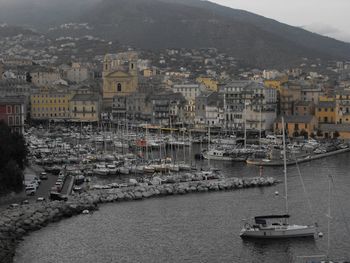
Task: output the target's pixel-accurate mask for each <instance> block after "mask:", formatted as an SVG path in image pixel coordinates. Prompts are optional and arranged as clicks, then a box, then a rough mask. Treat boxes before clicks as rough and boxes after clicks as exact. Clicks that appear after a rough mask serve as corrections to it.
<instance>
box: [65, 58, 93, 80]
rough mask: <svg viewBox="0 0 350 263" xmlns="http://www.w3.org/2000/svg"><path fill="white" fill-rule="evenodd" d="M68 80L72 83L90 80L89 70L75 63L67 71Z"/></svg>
mask: <svg viewBox="0 0 350 263" xmlns="http://www.w3.org/2000/svg"><path fill="white" fill-rule="evenodd" d="M66 78H67V79H68V80H70V81H72V82H76V83H80V82H83V81H85V80H88V79H89V70H88V68H87V67H84V66H82V65H81V64H80V63H73V64H72V67H71V68H70V69H68V70H67V71H66Z"/></svg>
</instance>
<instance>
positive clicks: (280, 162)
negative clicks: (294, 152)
mask: <svg viewBox="0 0 350 263" xmlns="http://www.w3.org/2000/svg"><path fill="white" fill-rule="evenodd" d="M349 151H350V148H345V149H339V150H335V151H331V152H326V153H320V154H312V155H306V156H303V157H297V158H296V159H294V160H291V159H289V160H287V165H295V164H297V163H298V164H299V163H305V162H311V161H313V160H318V159H322V158H326V157H329V156H334V155H337V154H342V153H346V152H349ZM246 163H247V164H251V165H257V166H283V160H269V159H248V160H247V161H246Z"/></svg>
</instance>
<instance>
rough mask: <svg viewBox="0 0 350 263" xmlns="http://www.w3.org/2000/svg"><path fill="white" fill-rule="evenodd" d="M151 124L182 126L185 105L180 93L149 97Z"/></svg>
mask: <svg viewBox="0 0 350 263" xmlns="http://www.w3.org/2000/svg"><path fill="white" fill-rule="evenodd" d="M150 102H151V105H152V123H153V124H163V125H169V126H175V125H177V124H179V125H180V124H183V108H184V105H185V103H186V100H185V98H184V97H183V95H182V94H181V93H169V92H166V93H162V94H157V95H152V96H151V97H150Z"/></svg>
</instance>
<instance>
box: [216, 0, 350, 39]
mask: <svg viewBox="0 0 350 263" xmlns="http://www.w3.org/2000/svg"><path fill="white" fill-rule="evenodd" d="M210 1H211V2H215V3H218V4H221V5H225V6H229V7H232V8H235V9H243V10H246V11H250V12H253V13H256V14H259V15H262V16H265V17H268V18H272V19H275V20H278V21H279V22H283V23H286V24H289V25H292V26H299V27H303V28H305V29H307V30H309V31H312V32H315V33H319V34H321V35H325V36H330V37H333V38H336V39H339V40H343V41H346V42H350V18H349V14H350V0H210Z"/></svg>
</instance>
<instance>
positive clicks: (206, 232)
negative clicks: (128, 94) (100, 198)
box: [14, 153, 350, 263]
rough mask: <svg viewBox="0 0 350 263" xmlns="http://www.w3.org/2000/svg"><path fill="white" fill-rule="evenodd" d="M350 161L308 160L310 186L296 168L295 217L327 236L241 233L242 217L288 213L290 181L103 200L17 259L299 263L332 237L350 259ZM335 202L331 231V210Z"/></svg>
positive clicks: (30, 241) (345, 157)
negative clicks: (245, 236)
mask: <svg viewBox="0 0 350 263" xmlns="http://www.w3.org/2000/svg"><path fill="white" fill-rule="evenodd" d="M349 160H350V154H349V153H344V154H340V155H337V156H332V157H328V158H325V159H320V160H315V161H312V162H309V163H304V164H301V165H300V166H299V168H300V172H301V177H302V179H303V182H304V185H305V189H306V191H304V190H303V184H302V181H301V179H300V175H299V172H298V169H297V167H296V166H291V167H288V189H289V194H288V195H289V213H290V214H291V219H290V223H296V224H312V223H315V222H317V223H318V225H319V231H321V232H323V234H324V236H323V237H322V238H316V239H315V240H312V239H311V240H310V239H294V240H284V241H280V240H279V241H273V240H265V241H263V240H261V241H248V240H242V239H241V238H240V237H239V232H240V230H241V227H242V226H243V224H244V221H242V219H249V218H251V217H253V216H256V215H266V214H274V213H278V214H280V213H284V212H285V211H284V186H283V184H278V185H277V186H273V187H267V188H253V189H244V190H237V191H228V192H211V193H203V194H202V193H201V194H189V195H186V196H168V197H165V198H154V199H148V200H144V201H135V202H123V203H114V204H108V205H103V206H101V208H100V210H99V211H97V212H95V213H93V214H91V215H80V216H77V217H73V218H70V219H67V220H63V221H60V222H58V223H54V224H51V225H49V226H47V227H46V228H43V229H42V230H40V231H37V232H34V233H31V234H30V235H29V236H27V237H26V238H25V239H24V241H23V242H21V243H20V244H19V246H18V249H17V251H16V256H15V260H14V261H15V262H17V263H31V262H32V263H44V262H45V263H48V262H50V263H53V262H60V263H61V262H62V263H63V262H77V263H79V262H84V263H90V262H91V263H95V262H102V263H104V262H269V263H271V262H297V261H296V260H297V258H298V257H300V256H310V255H321V254H326V253H327V249H328V246H327V239H328V237H329V238H330V247H329V254H330V256H331V258H333V259H335V260H346V259H347V260H348V259H349V258H350V241H349V240H350V230H349V225H350V204H349V201H348V196H349V192H350V176H349V175H350V174H349V170H350V164H349ZM202 165H203V166H206V165H208V162H207V161H199V162H197V166H202ZM210 166H215V167H217V168H220V169H221V170H222V171H223V173H224V174H225V175H226V176H230V177H231V176H235V177H247V176H257V175H259V168H258V167H256V166H247V165H246V164H245V163H238V162H237V163H232V162H213V161H211V162H210ZM263 176H273V177H275V178H276V179H280V180H283V168H282V167H266V168H264V170H263ZM330 176H331V178H332V179H330ZM329 182H331V186H332V187H331V189H332V191H331V195H329V191H328V188H329ZM276 192H278V193H279V194H278V195H277V194H276ZM329 196H330V197H331V206H329V205H328V200H329ZM308 200H309V201H310V203H309V202H308ZM329 207H330V208H331V217H332V219H331V223H330V229H329V230H330V231H329V232H330V236H328V227H327V216H326V214H327V212H328V211H327V210H328V208H329Z"/></svg>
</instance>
